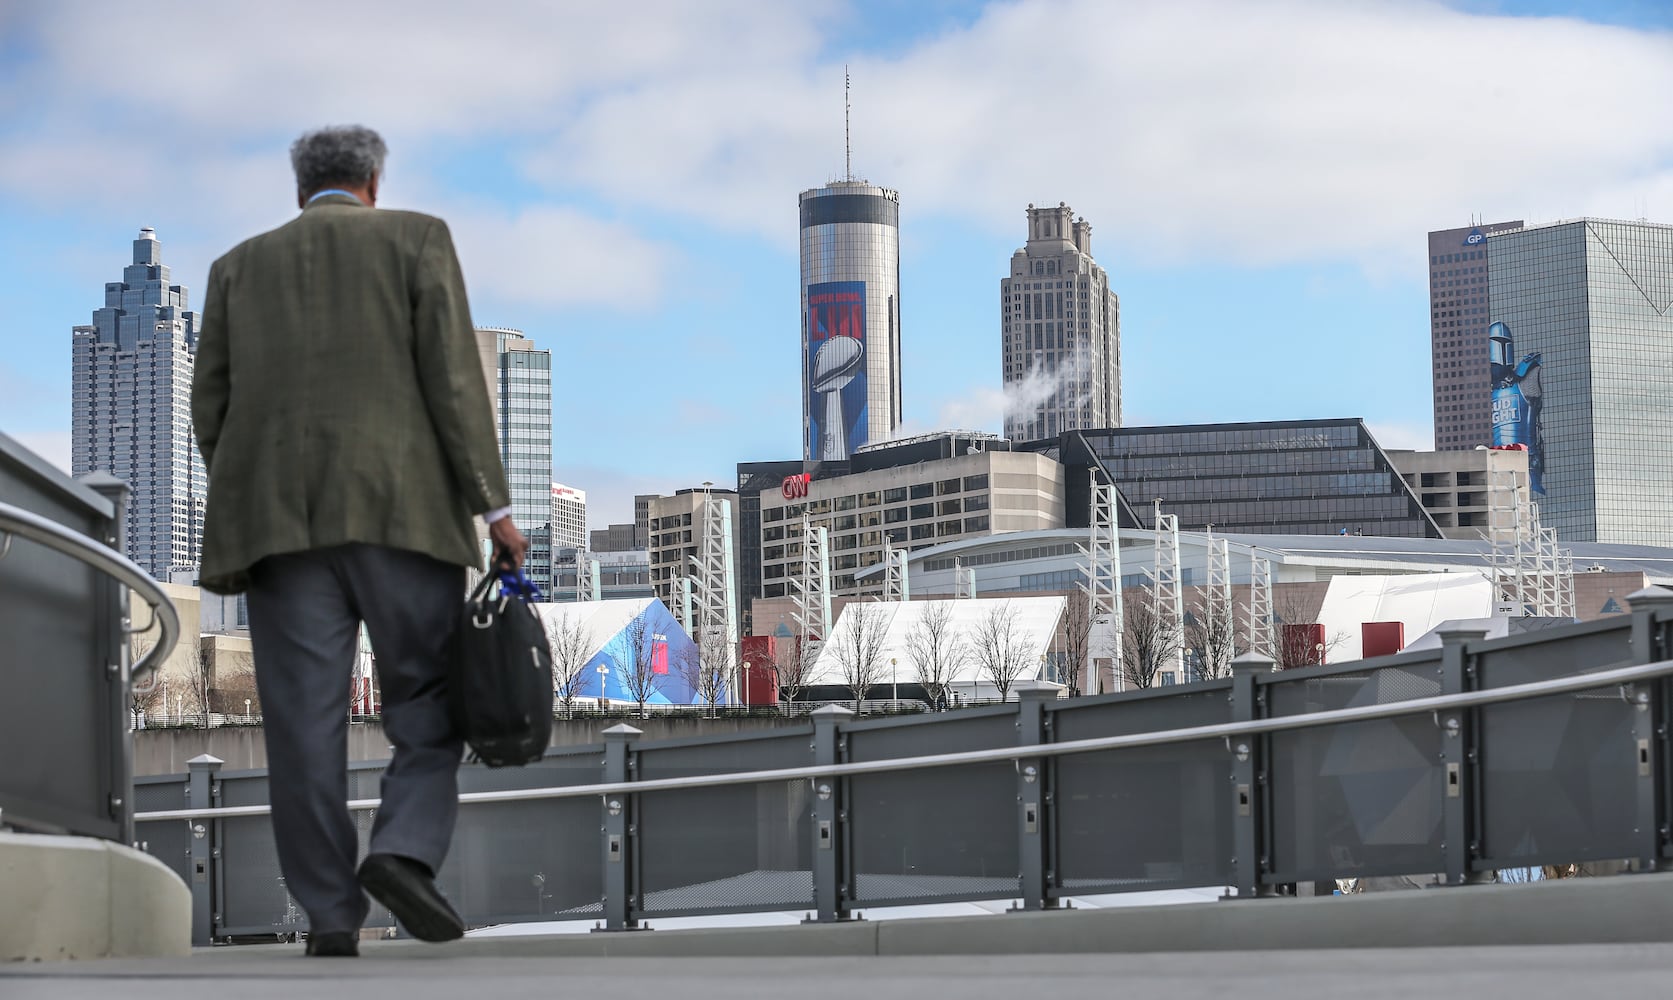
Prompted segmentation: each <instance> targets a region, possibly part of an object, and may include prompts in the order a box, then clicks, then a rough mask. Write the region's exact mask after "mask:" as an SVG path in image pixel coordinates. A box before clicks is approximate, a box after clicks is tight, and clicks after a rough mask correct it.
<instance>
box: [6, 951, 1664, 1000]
mask: <svg viewBox="0 0 1673 1000" xmlns="http://www.w3.org/2000/svg"><path fill="white" fill-rule="evenodd" d="M242 950H243V951H244V953H245V954H244V956H243V957H241V958H240V959H238V960H235V961H224V960H223V961H180V960H166V959H157V960H147V961H125V960H111V961H107V962H89V963H83V964H79V965H46V964H42V965H37V966H32V967H28V968H24V969H16V968H15V967H14V968H13V969H10V970H8V971H6V972H0V995H3V996H5V997H6V1000H68V998H77V1000H80V998H88V1000H109V998H111V997H122V998H124V1000H153V998H154V1000H222V998H226V997H240V998H243V997H248V998H251V1000H267V998H272V1000H297V998H299V997H306V998H335V997H354V998H360V1000H365V998H371V997H397V998H400V1000H489V998H492V1000H519V998H524V997H527V998H530V1000H535V998H539V1000H553V998H564V1000H570V998H600V1000H739V998H752V997H774V998H778V997H794V998H798V1000H856V998H863V1000H926V998H929V1000H933V998H947V1000H1028V998H1035V997H1050V998H1052V1000H1068V998H1080V997H1087V998H1109V997H1122V998H1132V997H1166V998H1168V1000H1197V998H1203V1000H1209V998H1212V1000H1226V998H1228V997H1236V998H1239V1000H1266V998H1272V1000H1279V998H1282V1000H1311V998H1332V1000H1340V998H1341V997H1344V996H1349V997H1352V998H1354V1000H1383V998H1401V1000H1410V998H1413V997H1472V998H1496V997H1515V998H1516V1000H1545V998H1552V1000H1558V998H1562V1000H1572V998H1573V997H1579V996H1583V997H1618V996H1620V997H1625V996H1640V997H1658V996H1665V995H1666V992H1667V988H1668V983H1670V982H1673V945H1637V946H1634V945H1571V946H1565V947H1558V948H1551V947H1520V948H1471V949H1464V948H1435V949H1410V950H1408V949H1389V948H1385V949H1376V950H1356V951H1340V950H1338V951H1304V950H1292V951H1268V952H1219V953H1215V954H1179V953H1163V954H1148V955H1072V956H1041V955H1027V956H981V957H947V956H933V957H916V958H905V957H902V958H869V959H856V958H748V959H735V958H734V959H722V958H704V959H668V958H628V959H600V958H590V959H561V958H495V957H486V956H471V955H468V954H456V953H453V952H450V950H449V949H447V948H445V947H442V948H432V949H424V950H420V949H409V950H405V951H399V953H397V950H395V949H377V950H375V951H372V952H370V953H369V954H368V955H367V956H366V957H363V958H360V959H358V960H336V961H325V960H316V961H309V960H306V959H302V958H299V957H296V956H297V954H298V950H297V949H295V948H292V949H291V951H290V953H289V955H287V956H284V957H279V956H276V955H272V952H271V951H270V950H268V949H255V950H252V949H242ZM253 951H264V952H267V955H265V956H261V957H258V956H257V955H256V954H253V953H252V952H253Z"/></svg>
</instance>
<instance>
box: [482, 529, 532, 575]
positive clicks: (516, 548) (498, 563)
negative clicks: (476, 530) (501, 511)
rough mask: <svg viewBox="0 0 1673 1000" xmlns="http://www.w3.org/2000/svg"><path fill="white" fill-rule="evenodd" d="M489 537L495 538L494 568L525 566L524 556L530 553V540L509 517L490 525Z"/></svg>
mask: <svg viewBox="0 0 1673 1000" xmlns="http://www.w3.org/2000/svg"><path fill="white" fill-rule="evenodd" d="M488 537H489V538H492V539H493V540H494V568H495V569H504V570H514V569H522V568H523V557H524V556H525V555H527V554H528V551H529V540H528V539H527V538H524V537H523V533H522V532H521V531H518V530H517V525H516V523H515V522H514V521H512V520H511V518H509V517H502V518H500V519H499V520H498V521H495V522H494V523H493V524H490V525H488Z"/></svg>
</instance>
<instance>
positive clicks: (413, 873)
mask: <svg viewBox="0 0 1673 1000" xmlns="http://www.w3.org/2000/svg"><path fill="white" fill-rule="evenodd" d="M357 877H358V878H359V879H360V885H361V887H362V888H364V889H365V890H366V891H367V892H368V893H371V896H372V898H373V899H375V900H377V901H378V902H380V903H382V904H383V905H384V906H387V907H389V912H390V913H393V914H395V919H396V920H399V921H400V922H401V926H403V927H405V928H406V929H407V932H408V933H409V934H411V935H412V936H413V937H415V938H417V939H419V940H420V941H452V940H454V939H455V938H460V937H464V935H465V922H464V920H462V919H461V918H460V917H459V914H458V913H457V912H455V911H454V909H453V907H452V906H451V905H449V904H448V902H447V900H446V898H444V897H443V896H442V894H441V890H440V889H437V888H436V880H435V878H434V877H433V876H432V875H431V874H430V870H429V869H428V868H425V867H424V866H423V865H421V864H419V863H418V862H416V861H414V860H412V859H411V858H403V857H401V856H400V855H398V854H368V855H366V860H365V861H362V862H361V863H360V872H359V875H358V876H357Z"/></svg>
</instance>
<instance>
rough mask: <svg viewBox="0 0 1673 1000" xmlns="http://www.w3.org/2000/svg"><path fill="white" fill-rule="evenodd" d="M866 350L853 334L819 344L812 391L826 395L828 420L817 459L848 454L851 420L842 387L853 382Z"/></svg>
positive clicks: (825, 459)
mask: <svg viewBox="0 0 1673 1000" xmlns="http://www.w3.org/2000/svg"><path fill="white" fill-rule="evenodd" d="M864 357H865V350H864V349H863V348H862V347H861V346H860V342H859V341H858V340H855V339H854V338H853V337H833V338H831V339H830V340H827V341H825V343H823V344H821V345H820V346H819V351H818V353H817V354H815V355H814V360H813V391H814V392H816V393H818V394H819V395H820V396H823V397H824V407H825V419H824V423H823V425H822V426H821V427H820V428H819V431H820V433H819V451H818V458H819V460H820V461H822V462H833V461H834V462H840V461H842V460H843V459H845V458H847V457H848V421H847V420H846V419H844V416H843V412H842V390H843V389H845V388H847V387H848V383H850V382H852V381H854V376H855V374H856V373H857V372H859V370H860V361H861V360H862V359H863V358H864Z"/></svg>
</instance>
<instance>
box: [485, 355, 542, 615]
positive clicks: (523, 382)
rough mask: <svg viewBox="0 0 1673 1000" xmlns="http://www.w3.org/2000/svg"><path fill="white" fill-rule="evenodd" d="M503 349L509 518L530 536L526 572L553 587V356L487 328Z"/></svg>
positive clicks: (502, 424) (502, 401) (501, 411)
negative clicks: (509, 502)
mask: <svg viewBox="0 0 1673 1000" xmlns="http://www.w3.org/2000/svg"><path fill="white" fill-rule="evenodd" d="M485 329H487V330H491V331H492V332H493V333H494V334H495V338H496V341H497V346H498V348H499V425H500V458H501V460H502V461H504V462H505V475H506V479H507V480H508V482H509V483H510V486H511V516H512V517H513V518H515V519H516V521H517V527H519V528H521V529H522V531H523V534H524V535H526V536H528V540H529V553H528V557H527V560H526V564H525V565H526V568H525V570H524V572H525V573H526V574H527V575H528V577H529V579H531V580H533V581H534V582H535V583H536V584H537V585H539V586H540V587H541V588H543V589H546V590H550V588H551V586H552V552H553V547H552V352H551V351H543V350H540V349H538V348H536V347H535V346H534V341H532V340H530V339H528V338H527V337H525V336H523V333H522V331H520V330H514V329H510V328H507V327H487V328H485Z"/></svg>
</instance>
